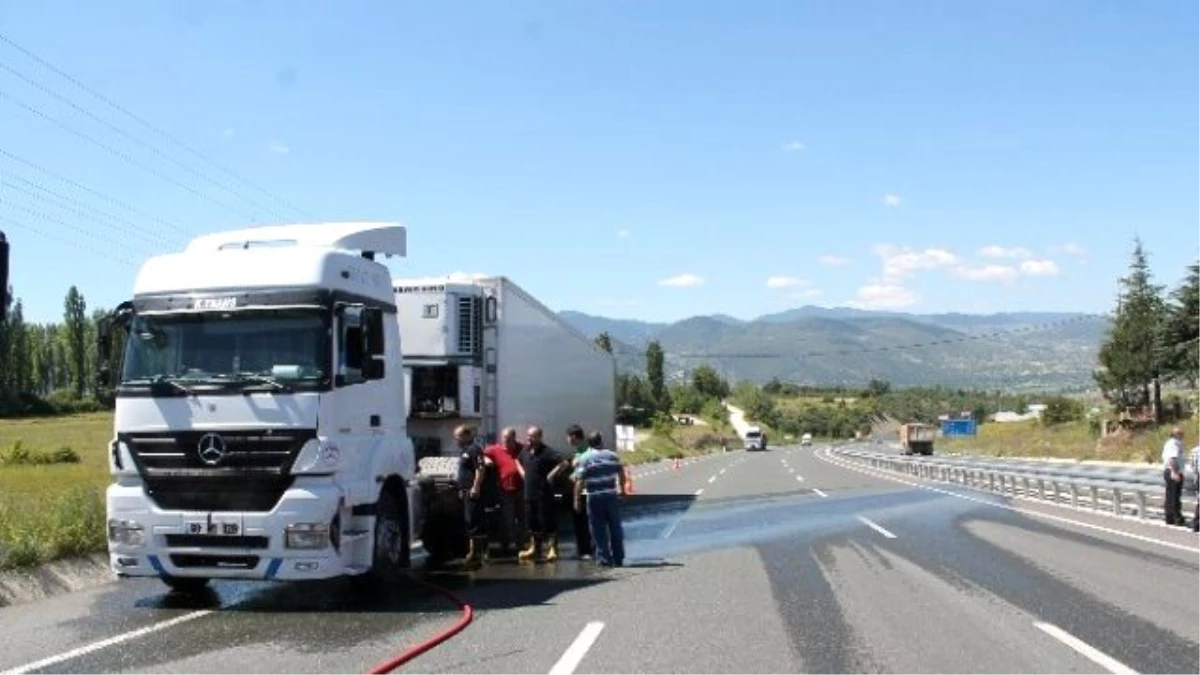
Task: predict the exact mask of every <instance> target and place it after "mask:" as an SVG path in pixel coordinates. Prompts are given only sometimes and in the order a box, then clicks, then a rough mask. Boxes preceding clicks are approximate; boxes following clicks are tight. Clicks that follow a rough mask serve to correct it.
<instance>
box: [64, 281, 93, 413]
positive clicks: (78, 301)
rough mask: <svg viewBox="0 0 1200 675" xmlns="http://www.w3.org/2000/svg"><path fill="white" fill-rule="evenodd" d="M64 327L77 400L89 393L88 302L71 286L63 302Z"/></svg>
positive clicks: (72, 382) (72, 381)
mask: <svg viewBox="0 0 1200 675" xmlns="http://www.w3.org/2000/svg"><path fill="white" fill-rule="evenodd" d="M63 325H64V327H65V328H66V333H67V336H66V337H67V354H68V355H69V358H70V363H71V384H72V385H73V387H74V390H75V396H76V397H77V398H83V396H84V394H85V393H86V392H87V385H88V372H87V331H88V317H87V302H86V301H85V300H84V299H83V295H82V294H81V293H80V292H79V289H77V288H75V287H74V286H71V288H70V289H69V290H68V291H67V297H66V299H65V300H64V301H63Z"/></svg>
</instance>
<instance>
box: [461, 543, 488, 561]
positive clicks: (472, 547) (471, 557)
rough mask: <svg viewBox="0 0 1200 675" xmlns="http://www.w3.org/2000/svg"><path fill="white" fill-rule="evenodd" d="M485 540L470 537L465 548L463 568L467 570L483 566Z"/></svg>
mask: <svg viewBox="0 0 1200 675" xmlns="http://www.w3.org/2000/svg"><path fill="white" fill-rule="evenodd" d="M486 542H487V540H486V539H481V538H480V537H471V539H470V541H469V542H468V546H467V557H466V558H465V559H464V560H463V567H466V568H467V569H478V568H479V567H480V566H482V565H483V554H484V547H485V546H486V545H487V543H486Z"/></svg>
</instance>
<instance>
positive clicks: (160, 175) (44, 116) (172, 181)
mask: <svg viewBox="0 0 1200 675" xmlns="http://www.w3.org/2000/svg"><path fill="white" fill-rule="evenodd" d="M0 99H7V100H9V101H11V102H12V103H14V104H16V105H17V106H20V107H21V108H24V109H25V110H27V111H29V112H30V113H33V114H34V115H37V116H38V117H41V118H42V119H44V120H46V121H47V122H50V123H52V124H54V125H56V126H58V127H61V128H62V129H63V130H65V131H69V132H71V133H72V134H75V135H76V136H78V137H80V138H82V139H84V140H85V141H88V142H89V143H92V144H93V145H96V146H97V147H99V148H101V149H103V150H106V151H107V152H109V153H111V154H112V155H114V156H116V157H118V158H119V159H121V160H123V161H125V162H126V163H128V164H132V165H133V166H136V167H138V168H139V169H142V170H143V171H146V172H147V173H149V174H151V175H153V176H155V177H157V178H159V179H161V180H164V181H166V182H168V183H170V184H172V185H174V186H176V187H179V188H181V189H183V190H186V191H187V192H190V193H191V194H193V195H195V196H196V197H199V198H200V199H204V200H207V201H209V202H212V203H213V204H216V205H217V206H220V207H221V208H223V209H225V210H227V211H229V212H230V213H236V214H238V215H241V214H242V211H240V210H239V209H237V208H236V207H233V206H230V205H229V204H227V203H225V202H223V201H221V200H219V199H216V198H214V197H210V196H208V195H206V194H203V193H201V192H200V191H198V190H196V189H195V188H193V187H191V186H190V185H187V184H185V183H182V182H180V181H178V180H176V179H174V178H172V177H170V176H167V175H166V174H164V173H162V172H161V171H159V170H158V169H155V168H154V167H152V166H147V165H145V164H143V163H141V162H139V161H138V160H136V159H134V158H133V157H130V156H129V154H127V153H125V152H123V151H121V150H118V149H116V148H114V147H112V146H111V145H108V144H107V143H105V142H104V141H100V140H97V139H96V138H94V137H92V136H90V135H88V134H87V133H86V132H83V131H79V130H78V129H76V128H74V127H72V126H71V125H69V124H67V123H65V122H63V121H62V120H59V119H57V118H55V117H54V116H53V115H50V114H47V113H46V112H45V111H43V110H41V109H39V108H37V107H36V106H33V105H30V104H28V103H26V102H24V101H22V100H21V99H19V98H17V97H15V96H13V95H12V94H9V93H7V92H5V91H4V90H3V89H0ZM250 220H251V222H255V223H257V222H258V217H257V216H256V215H254V214H251V215H250Z"/></svg>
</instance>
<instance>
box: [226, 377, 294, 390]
mask: <svg viewBox="0 0 1200 675" xmlns="http://www.w3.org/2000/svg"><path fill="white" fill-rule="evenodd" d="M233 377H234V378H236V379H239V380H254V384H248V385H246V386H245V387H243V389H249V388H250V387H253V386H258V385H263V384H266V385H269V386H272V387H275V388H276V389H278V390H280V391H292V386H291V385H290V384H285V383H283V382H280V381H279V380H277V379H275V378H273V377H270V376H268V375H259V374H258V373H237V374H235V375H234V376H233Z"/></svg>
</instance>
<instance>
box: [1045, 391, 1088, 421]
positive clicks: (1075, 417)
mask: <svg viewBox="0 0 1200 675" xmlns="http://www.w3.org/2000/svg"><path fill="white" fill-rule="evenodd" d="M1045 405H1046V409H1045V410H1043V411H1042V424H1044V425H1046V426H1054V425H1056V424H1066V423H1067V422H1078V421H1080V420H1082V419H1083V417H1084V414H1085V412H1086V411H1085V408H1084V406H1083V403H1082V402H1080V401H1077V400H1075V399H1073V398H1067V397H1066V396H1053V397H1051V398H1048V399H1046V401H1045Z"/></svg>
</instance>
